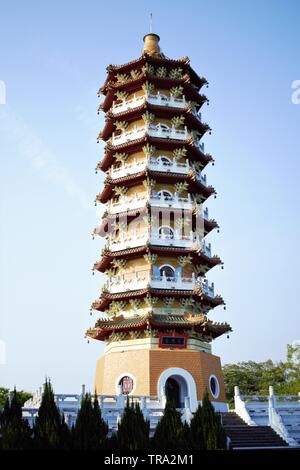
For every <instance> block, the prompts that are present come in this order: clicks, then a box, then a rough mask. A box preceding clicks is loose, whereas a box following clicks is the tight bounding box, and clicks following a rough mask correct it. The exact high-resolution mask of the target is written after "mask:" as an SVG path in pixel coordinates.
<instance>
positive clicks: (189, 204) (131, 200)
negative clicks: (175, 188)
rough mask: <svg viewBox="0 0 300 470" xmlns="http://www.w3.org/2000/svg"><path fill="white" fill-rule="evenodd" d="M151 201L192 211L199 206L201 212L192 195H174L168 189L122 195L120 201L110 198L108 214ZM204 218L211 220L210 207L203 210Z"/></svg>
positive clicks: (156, 205) (142, 206)
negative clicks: (149, 193) (150, 193)
mask: <svg viewBox="0 0 300 470" xmlns="http://www.w3.org/2000/svg"><path fill="white" fill-rule="evenodd" d="M147 203H149V204H150V206H151V207H161V208H168V209H169V208H172V209H185V210H190V211H192V210H193V208H194V207H195V206H197V207H198V208H199V212H201V209H200V207H201V206H200V204H196V203H195V202H193V200H192V197H191V195H190V194H188V196H187V197H182V196H179V195H178V194H177V193H175V194H174V195H172V194H170V193H168V192H167V191H159V192H158V193H156V194H152V195H150V196H149V195H148V194H147V193H144V194H137V193H135V194H134V195H133V196H126V195H125V196H122V197H120V198H119V200H118V201H114V200H110V201H109V202H108V203H107V211H108V214H110V215H114V214H119V213H122V212H127V211H128V210H137V209H142V208H144V207H145V206H146V204H147ZM203 218H204V219H205V220H209V215H208V209H207V207H206V208H205V209H204V211H203Z"/></svg>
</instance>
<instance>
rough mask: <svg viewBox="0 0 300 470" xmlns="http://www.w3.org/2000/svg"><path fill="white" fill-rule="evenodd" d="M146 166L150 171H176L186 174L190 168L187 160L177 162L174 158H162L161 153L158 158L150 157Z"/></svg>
mask: <svg viewBox="0 0 300 470" xmlns="http://www.w3.org/2000/svg"><path fill="white" fill-rule="evenodd" d="M148 168H149V169H150V170H152V171H159V172H163V173H178V174H183V175H187V174H188V172H189V171H190V169H191V165H190V164H189V160H188V159H186V160H185V162H182V163H179V162H177V161H176V160H169V161H167V160H163V155H162V156H160V157H159V158H151V160H150V161H149V163H148Z"/></svg>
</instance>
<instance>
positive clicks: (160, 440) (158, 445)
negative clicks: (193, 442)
mask: <svg viewBox="0 0 300 470" xmlns="http://www.w3.org/2000/svg"><path fill="white" fill-rule="evenodd" d="M184 430H185V426H184V425H183V423H182V421H181V413H179V412H178V411H177V410H176V407H175V404H174V402H173V401H169V400H168V401H167V403H166V406H165V410H164V414H163V416H162V418H161V419H160V421H159V422H158V424H157V426H156V430H155V433H154V436H153V439H152V445H153V448H154V450H156V451H157V450H167V451H173V450H176V451H179V450H186V449H187V448H188V446H189V443H188V442H187V441H186V439H185V435H184Z"/></svg>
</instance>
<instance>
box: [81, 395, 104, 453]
mask: <svg viewBox="0 0 300 470" xmlns="http://www.w3.org/2000/svg"><path fill="white" fill-rule="evenodd" d="M107 432H108V426H107V424H106V423H105V421H104V420H103V419H102V416H101V410H100V407H99V402H98V398H97V397H96V396H95V397H94V400H93V403H92V398H91V395H90V394H89V393H86V394H85V396H84V397H82V400H81V405H80V409H79V411H78V414H77V418H76V423H75V426H74V429H73V447H74V449H80V450H97V449H102V448H103V447H104V443H105V440H106V435H107Z"/></svg>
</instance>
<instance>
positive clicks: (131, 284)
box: [106, 269, 150, 294]
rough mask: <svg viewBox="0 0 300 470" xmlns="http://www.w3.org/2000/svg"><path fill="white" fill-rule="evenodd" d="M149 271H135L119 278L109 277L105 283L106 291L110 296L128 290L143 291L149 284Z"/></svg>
mask: <svg viewBox="0 0 300 470" xmlns="http://www.w3.org/2000/svg"><path fill="white" fill-rule="evenodd" d="M149 280H150V271H149V270H148V269H147V270H143V271H136V272H133V273H128V274H120V275H119V276H111V277H110V278H109V279H108V281H107V284H106V286H107V289H108V291H109V292H110V293H111V294H114V293H117V292H126V291H128V290H138V289H143V288H145V287H146V286H147V285H148V284H149Z"/></svg>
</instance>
